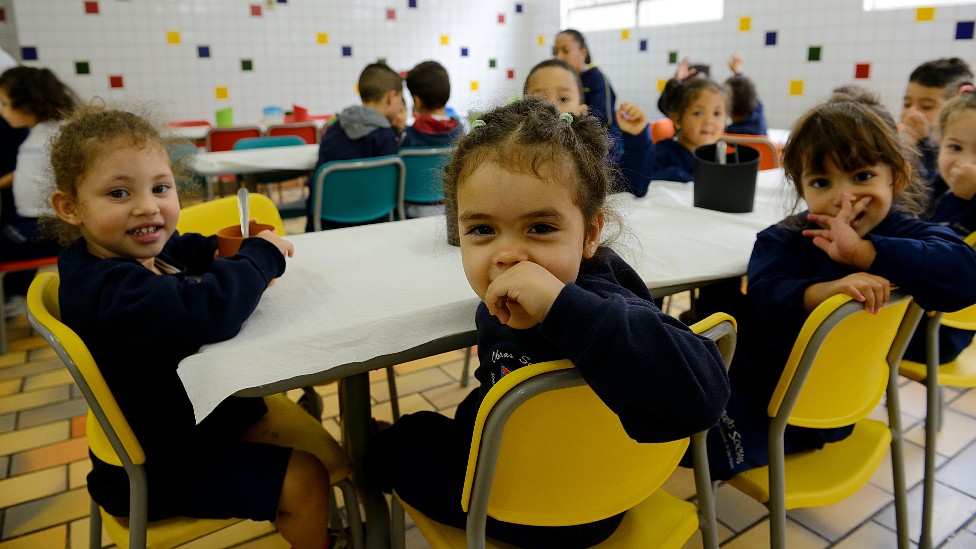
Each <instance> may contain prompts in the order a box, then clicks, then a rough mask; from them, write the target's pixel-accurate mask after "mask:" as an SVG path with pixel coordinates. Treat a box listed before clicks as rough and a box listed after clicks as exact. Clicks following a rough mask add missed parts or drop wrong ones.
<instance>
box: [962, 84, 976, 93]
mask: <svg viewBox="0 0 976 549" xmlns="http://www.w3.org/2000/svg"><path fill="white" fill-rule="evenodd" d="M974 91H976V88H974V87H973V85H972V84H963V85H962V86H959V95H962V94H964V93H973V92H974Z"/></svg>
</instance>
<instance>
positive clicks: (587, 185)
mask: <svg viewBox="0 0 976 549" xmlns="http://www.w3.org/2000/svg"><path fill="white" fill-rule="evenodd" d="M480 120H481V121H482V122H483V123H478V124H477V125H476V126H475V127H473V128H472V130H471V131H470V132H468V134H467V135H465V136H464V137H463V138H461V140H460V141H459V142H458V144H457V148H456V150H455V151H454V154H453V156H452V158H451V161H450V162H449V163H448V164H447V166H446V167H445V168H444V202H445V206H446V208H445V209H446V212H447V220H448V240H449V241H451V242H452V243H456V242H457V241H458V239H459V237H460V235H459V234H458V228H457V221H458V218H457V216H458V209H457V192H458V188H459V187H460V186H462V185H463V184H464V180H465V179H466V178H467V177H469V176H470V175H471V174H472V173H474V172H475V171H476V170H477V169H478V167H480V166H481V165H482V164H484V163H486V162H493V163H495V164H498V165H499V166H502V167H504V168H505V169H506V170H508V171H511V172H514V173H530V174H532V175H534V176H536V177H540V178H541V177H543V173H545V174H546V175H548V176H549V177H551V178H552V179H554V180H556V181H565V182H567V183H571V184H572V185H573V187H574V189H573V190H574V202H575V204H576V205H577V206H578V207H579V208H580V211H581V212H582V213H583V219H584V220H585V221H586V222H587V223H590V222H592V221H593V220H594V219H596V217H597V216H598V215H599V214H600V213H601V212H604V210H605V202H606V197H607V195H608V194H610V193H611V192H614V191H615V190H617V189H616V186H617V184H616V181H617V173H616V169H615V167H614V165H613V163H612V162H611V161H610V157H609V153H608V151H609V147H610V139H609V137H608V136H607V132H606V130H605V129H604V128H603V125H602V124H600V121H599V120H597V119H596V118H594V117H592V116H575V115H569V114H563V115H560V112H559V110H557V109H556V107H555V106H554V105H552V104H551V103H549V102H548V101H546V100H544V99H539V98H537V97H525V98H524V99H522V100H520V101H516V102H514V103H510V104H508V105H505V106H503V107H498V108H496V109H494V110H491V111H489V112H486V113H485V114H484V115H482V117H481V119H480ZM476 122H477V121H476Z"/></svg>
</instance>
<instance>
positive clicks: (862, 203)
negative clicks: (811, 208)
mask: <svg viewBox="0 0 976 549" xmlns="http://www.w3.org/2000/svg"><path fill="white" fill-rule="evenodd" d="M870 203H871V197H870V196H863V197H861V198H860V199H858V200H857V201H855V200H854V195H852V194H850V193H841V207H840V211H839V212H837V215H827V214H815V213H810V214H807V218H808V219H809V220H810V221H813V222H815V223H819V224H820V225H821V226H822V225H825V224H826V225H827V228H826V229H806V230H804V231H803V236H806V237H810V238H813V244H814V245H815V246H816V247H818V248H820V249H821V250H823V251H824V252H826V253H827V255H829V256H830V258H831V259H833V260H834V261H836V262H838V263H842V264H844V265H851V266H853V267H857V268H858V269H863V270H867V269H868V267H870V266H871V263H872V262H874V256H875V255H876V252H875V249H874V244H872V243H871V241H870V240H865V239H863V238H862V237H861V235H860V234H858V232H857V221H855V220H856V219H858V216H859V215H860V214H861V213H862V212H863V211H864V210H865V208H867V207H868V204H870Z"/></svg>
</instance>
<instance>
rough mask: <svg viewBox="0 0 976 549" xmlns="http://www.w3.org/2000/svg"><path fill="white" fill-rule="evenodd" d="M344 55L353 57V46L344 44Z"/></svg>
mask: <svg viewBox="0 0 976 549" xmlns="http://www.w3.org/2000/svg"><path fill="white" fill-rule="evenodd" d="M342 56H343V57H352V46H342Z"/></svg>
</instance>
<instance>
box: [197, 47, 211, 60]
mask: <svg viewBox="0 0 976 549" xmlns="http://www.w3.org/2000/svg"><path fill="white" fill-rule="evenodd" d="M197 57H200V58H204V57H210V46H197Z"/></svg>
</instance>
